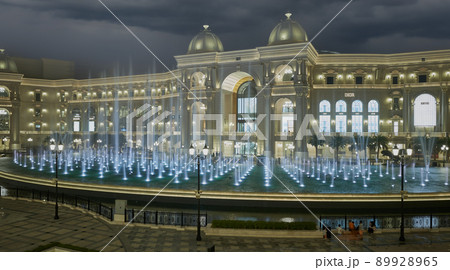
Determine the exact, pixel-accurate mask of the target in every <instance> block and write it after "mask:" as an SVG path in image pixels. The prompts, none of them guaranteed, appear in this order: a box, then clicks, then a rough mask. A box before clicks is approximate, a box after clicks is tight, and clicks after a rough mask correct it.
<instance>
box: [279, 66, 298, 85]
mask: <svg viewBox="0 0 450 270" xmlns="http://www.w3.org/2000/svg"><path fill="white" fill-rule="evenodd" d="M275 76H276V77H275V82H290V81H293V80H294V70H293V69H292V67H291V66H289V65H280V66H278V67H277V68H276V70H275Z"/></svg>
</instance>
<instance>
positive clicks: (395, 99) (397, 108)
mask: <svg viewBox="0 0 450 270" xmlns="http://www.w3.org/2000/svg"><path fill="white" fill-rule="evenodd" d="M399 100H400V99H399V98H394V105H393V109H394V110H400V102H399Z"/></svg>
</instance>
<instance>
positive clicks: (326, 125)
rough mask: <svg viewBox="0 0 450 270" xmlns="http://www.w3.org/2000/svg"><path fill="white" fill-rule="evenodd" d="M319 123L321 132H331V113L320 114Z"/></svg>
mask: <svg viewBox="0 0 450 270" xmlns="http://www.w3.org/2000/svg"><path fill="white" fill-rule="evenodd" d="M319 124H320V132H325V133H328V132H331V129H330V116H329V115H321V116H319Z"/></svg>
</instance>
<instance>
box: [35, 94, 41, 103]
mask: <svg viewBox="0 0 450 270" xmlns="http://www.w3.org/2000/svg"><path fill="white" fill-rule="evenodd" d="M34 100H35V101H36V102H41V93H35V94H34Z"/></svg>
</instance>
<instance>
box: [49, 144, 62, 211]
mask: <svg viewBox="0 0 450 270" xmlns="http://www.w3.org/2000/svg"><path fill="white" fill-rule="evenodd" d="M63 149H64V145H63V144H62V143H61V142H59V144H58V148H56V145H55V142H54V141H52V142H51V143H50V150H51V151H52V152H55V155H56V160H55V161H56V164H55V189H56V199H55V202H56V203H55V219H59V215H58V153H59V152H61V151H62V150H63Z"/></svg>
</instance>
